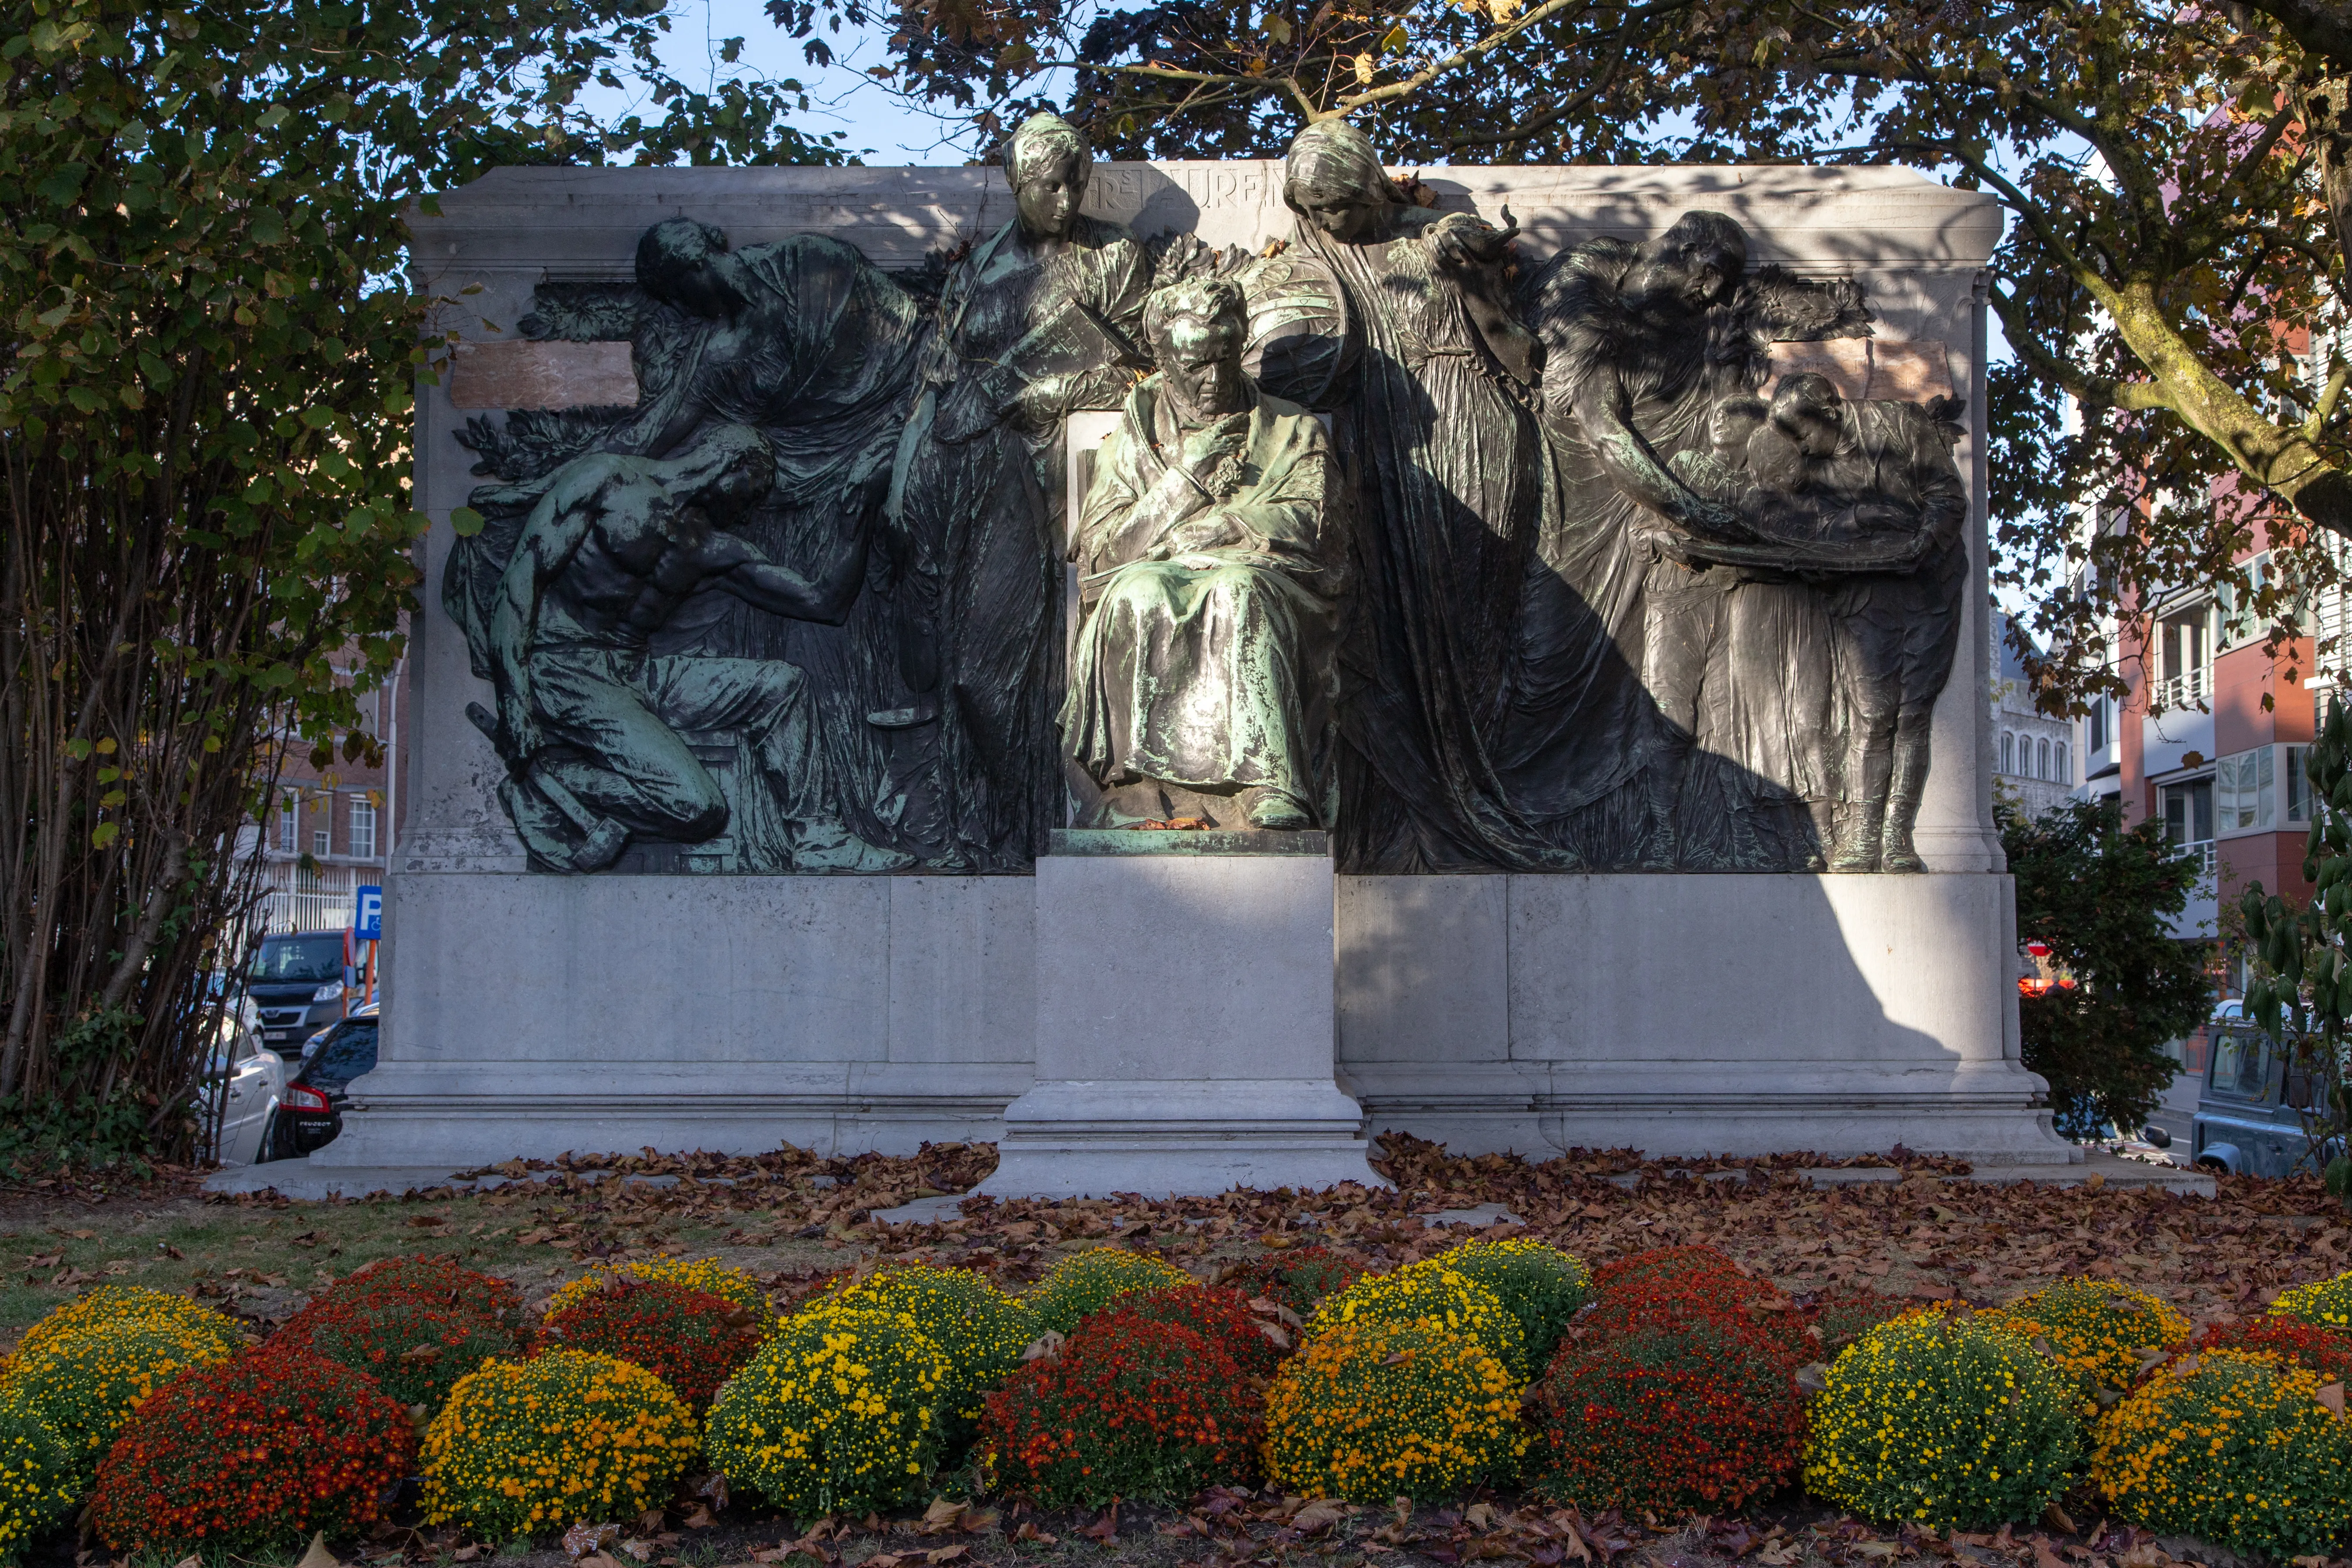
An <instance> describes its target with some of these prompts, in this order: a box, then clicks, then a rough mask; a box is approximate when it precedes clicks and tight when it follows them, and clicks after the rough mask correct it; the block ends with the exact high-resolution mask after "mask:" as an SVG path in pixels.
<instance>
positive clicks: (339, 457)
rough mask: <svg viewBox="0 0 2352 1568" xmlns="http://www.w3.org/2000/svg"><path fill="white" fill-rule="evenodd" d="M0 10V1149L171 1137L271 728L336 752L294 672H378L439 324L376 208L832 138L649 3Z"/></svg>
mask: <svg viewBox="0 0 2352 1568" xmlns="http://www.w3.org/2000/svg"><path fill="white" fill-rule="evenodd" d="M5 15H6V16H7V21H6V24H5V26H0V38H4V39H5V44H0V210H5V212H6V213H7V214H8V218H9V221H8V223H7V225H6V226H5V228H4V229H0V317H5V321H6V323H7V327H6V331H7V333H8V336H9V338H10V347H11V350H12V353H11V354H10V356H9V358H8V359H7V361H6V362H5V366H0V484H5V500H6V508H7V511H6V526H7V535H6V542H5V561H0V599H5V613H0V1108H5V1110H7V1111H8V1112H9V1113H10V1114H8V1115H7V1116H6V1118H5V1121H0V1132H5V1131H7V1130H8V1129H9V1128H11V1127H13V1129H14V1130H15V1131H16V1136H17V1137H18V1138H19V1139H22V1138H25V1137H26V1136H33V1137H36V1138H37V1139H39V1140H41V1141H45V1142H50V1143H52V1144H58V1143H62V1144H65V1145H68V1146H70V1145H73V1144H75V1143H77V1142H84V1143H87V1142H93V1141H94V1142H97V1143H99V1144H101V1145H109V1146H113V1147H117V1148H120V1147H122V1146H125V1145H128V1146H130V1147H133V1148H135V1147H137V1146H139V1145H141V1144H143V1143H146V1142H149V1141H150V1140H152V1141H154V1142H156V1144H157V1145H158V1146H159V1147H160V1148H161V1149H163V1151H164V1152H185V1150H186V1142H185V1140H186V1136H187V1131H188V1121H187V1117H186V1114H185V1110H186V1107H187V1106H188V1104H189V1103H190V1091H191V1089H192V1087H193V1083H194V1078H195V1075H196V1071H197V1067H198V1062H197V1059H196V1058H197V1055H198V1053H197V1051H196V1050H195V1048H194V1041H195V1039H196V1038H197V1037H198V1035H199V1033H200V1032H201V1030H202V1028H203V1026H204V1023H205V1016H204V1013H205V1009H204V1005H203V998H202V994H201V993H202V984H201V982H202V974H201V971H202V969H203V967H204V966H205V964H206V963H209V962H212V960H211V959H210V958H209V957H208V951H209V950H211V949H212V948H213V947H214V945H215V942H218V941H220V940H221V935H222V933H223V932H224V931H231V930H241V924H240V922H238V921H236V920H235V919H234V917H235V915H236V910H234V909H233V907H232V906H233V904H234V903H235V901H236V890H235V889H236V879H235V878H234V877H233V876H232V872H233V870H234V867H233V866H232V864H231V861H232V859H233V853H232V851H233V847H234V845H235V843H236V831H237V827H238V825H239V824H240V823H241V822H242V821H245V820H246V819H247V817H248V816H249V814H252V813H255V812H256V811H257V808H258V806H259V805H260V804H261V800H262V798H263V795H262V792H263V791H264V790H266V788H267V787H268V784H269V782H270V779H271V775H272V774H273V773H274V771H275V767H276V763H277V759H278V757H279V756H280V755H282V754H283V749H284V746H285V744H286V741H287V738H289V737H292V736H299V737H300V740H301V741H302V742H307V743H309V744H310V745H311V746H312V747H313V756H314V757H315V758H316V759H319V760H320V762H321V764H322V765H323V764H324V762H325V761H326V760H328V759H329V758H330V757H331V753H332V750H333V748H334V747H335V746H336V744H337V742H338V741H339V740H340V743H341V750H342V752H343V753H344V754H345V755H346V756H354V755H358V754H362V753H363V752H370V751H372V749H373V742H372V741H370V740H369V739H368V738H367V737H365V736H364V735H363V734H362V733H361V732H360V731H359V728H358V717H359V715H358V710H357V707H356V704H355V700H354V696H355V689H354V686H353V685H352V683H351V682H349V681H346V680H342V679H339V678H338V677H337V676H336V674H335V673H334V670H333V668H331V662H330V661H331V660H333V661H334V662H335V663H340V664H342V665H344V666H345V667H346V668H352V667H354V666H355V667H356V668H357V669H358V670H359V672H360V673H359V678H358V682H357V689H365V688H366V687H368V686H369V685H371V684H373V683H375V682H379V681H381V680H382V679H384V678H385V676H386V675H387V674H388V672H389V671H390V670H391V669H392V668H393V667H394V662H395V660H396V659H397V658H399V657H400V654H401V652H402V637H401V635H400V631H399V624H400V623H399V617H400V615H401V613H402V611H403V610H404V608H405V607H406V606H407V605H409V604H410V603H411V598H412V594H413V590H414V588H415V584H416V581H417V575H418V574H417V572H416V569H415V566H414V564H413V563H412V549H413V547H414V546H415V543H416V542H417V540H418V538H419V537H420V535H421V534H422V533H423V531H425V527H426V526H427V520H426V519H425V517H424V516H423V515H421V514H420V513H418V512H417V511H416V510H415V509H414V507H413V506H412V504H411V498H410V494H409V478H408V475H409V468H410V462H411V457H410V453H409V451H408V443H409V439H410V436H409V429H410V418H411V408H412V403H413V399H414V388H415V384H416V383H417V380H418V378H419V377H420V376H425V377H430V376H432V375H433V374H435V365H436V363H437V362H438V360H439V358H440V357H441V356H443V355H444V354H446V342H445V341H443V340H445V339H446V335H447V333H446V327H447V324H448V323H447V321H446V317H447V315H448V314H449V313H450V312H452V311H453V310H455V309H456V308H457V306H456V302H455V301H448V300H438V301H436V300H426V299H424V298H421V297H418V296H416V295H415V294H413V293H411V292H410V291H409V290H408V289H406V288H405V287H404V283H403V279H404V276H405V271H406V260H407V258H406V254H405V244H406V236H405V231H404V226H403V224H402V213H403V211H404V209H405V208H406V207H407V206H408V205H410V204H412V203H425V204H429V203H430V202H431V200H432V193H433V192H434V191H436V189H442V188H446V187H448V186H450V185H454V184H457V183H460V182H462V181H464V180H467V179H468V178H470V177H472V176H473V175H475V174H478V173H480V172H481V171H483V170H484V169H486V168H488V167H489V166H491V165H492V164H496V163H528V162H534V161H540V162H543V161H551V160H553V161H566V162H596V161H610V160H616V159H635V160H637V161H640V162H656V163H667V162H671V161H674V160H677V159H679V158H687V159H691V160H693V161H695V162H699V163H713V162H793V161H803V162H805V161H812V160H816V161H831V160H833V159H834V158H835V154H834V153H833V152H832V150H831V149H830V147H829V146H827V145H826V144H825V143H824V142H814V141H810V140H808V139H806V138H803V136H801V135H799V134H798V133H796V132H793V131H792V130H791V129H790V128H789V127H788V126H787V125H786V124H785V123H784V116H785V115H786V113H787V112H788V111H790V110H793V109H794V108H796V107H799V106H801V100H799V97H798V90H799V89H798V88H797V86H796V84H793V83H790V82H772V81H763V80H758V79H740V78H739V79H731V80H730V81H728V82H726V83H723V84H722V83H719V82H718V81H717V79H716V78H715V76H714V79H713V81H712V83H711V84H710V85H709V87H707V88H706V89H701V90H697V89H691V88H689V87H688V86H687V85H686V84H684V83H682V82H680V81H679V80H677V79H675V78H673V77H671V76H669V75H668V74H667V72H665V71H664V70H663V69H662V68H661V66H660V62H659V56H658V52H657V48H656V46H657V44H658V41H659V39H660V37H661V36H662V32H663V30H664V28H665V27H666V26H667V19H666V17H665V15H664V13H663V9H662V6H661V5H660V4H658V3H657V0H386V3H384V4H381V5H356V4H353V5H339V4H317V3H314V0H291V3H289V0H221V3H203V4H193V5H185V6H184V7H175V6H173V5H136V4H126V3H123V0H6V3H5ZM738 48H740V40H737V41H732V42H730V44H729V46H728V47H727V51H726V52H727V55H728V58H730V60H731V59H732V58H734V53H735V51H736V50H737V49H738ZM592 85H594V86H599V87H602V88H604V89H619V90H620V91H621V92H622V93H623V94H624V95H627V94H629V93H631V92H634V94H635V100H636V101H639V102H641V103H643V104H645V105H646V106H648V107H647V108H646V110H641V111H639V112H635V113H632V114H631V115H629V116H628V117H627V118H625V119H624V120H622V121H619V122H618V123H616V124H600V123H598V122H596V121H594V120H593V119H592V118H591V117H589V116H588V115H587V114H585V113H584V112H583V110H582V109H581V108H580V105H579V96H580V94H581V92H582V91H583V89H586V88H588V87H590V86H592ZM436 333H437V334H440V336H439V337H438V338H436ZM27 1129H30V1130H31V1131H29V1132H28V1131H27Z"/></svg>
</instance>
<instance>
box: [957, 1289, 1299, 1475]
mask: <svg viewBox="0 0 2352 1568" xmlns="http://www.w3.org/2000/svg"><path fill="white" fill-rule="evenodd" d="M1189 1293H1190V1292H1179V1291H1173V1290H1171V1291H1167V1292H1163V1293H1160V1294H1159V1295H1154V1296H1146V1297H1142V1298H1139V1300H1137V1303H1136V1305H1134V1306H1129V1307H1115V1308H1112V1309H1111V1310H1108V1311H1102V1312H1097V1313H1095V1314H1093V1315H1092V1316H1090V1317H1088V1318H1087V1320H1086V1321H1085V1322H1083V1323H1081V1324H1080V1325H1079V1327H1078V1331H1077V1333H1076V1334H1075V1335H1074V1336H1072V1337H1071V1338H1070V1339H1069V1340H1068V1341H1067V1342H1066V1343H1064V1344H1063V1345H1062V1346H1061V1347H1060V1348H1059V1350H1058V1352H1056V1353H1055V1354H1052V1355H1049V1356H1044V1357H1040V1358H1039V1359H1037V1360H1035V1361H1032V1362H1029V1363H1026V1364H1024V1366H1023V1367H1022V1368H1021V1370H1020V1371H1019V1372H1016V1373H1013V1377H1012V1379H1011V1380H1010V1381H1009V1382H1007V1383H1006V1384H1005V1385H1004V1386H1003V1388H1001V1389H999V1390H997V1391H996V1392H995V1393H993V1394H990V1395H989V1396H988V1403H987V1409H986V1412H985V1414H983V1415H982V1417H981V1447H982V1452H983V1453H985V1454H986V1455H987V1456H988V1458H989V1465H990V1468H991V1469H992V1471H993V1472H994V1474H995V1477H996V1479H997V1482H998V1484H999V1485H1001V1486H1003V1488H1005V1489H1008V1490H1011V1491H1015V1492H1020V1493H1023V1494H1025V1495H1026V1496H1029V1497H1032V1498H1034V1499H1035V1500H1037V1501H1039V1502H1041V1503H1044V1504H1045V1505H1047V1506H1048V1507H1054V1508H1071V1507H1080V1506H1084V1507H1099V1506H1101V1505H1103V1504H1106V1503H1108V1502H1109V1501H1111V1500H1113V1499H1115V1498H1134V1499H1140V1500H1150V1501H1157V1502H1171V1503H1173V1502H1181V1501H1183V1500H1185V1499H1187V1498H1190V1497H1192V1495H1193V1494H1194V1493H1196V1492H1198V1491H1200V1490H1202V1489H1203V1488H1206V1487H1210V1486H1216V1485H1240V1486H1247V1485H1250V1484H1251V1483H1252V1482H1253V1480H1254V1479H1255V1477H1254V1475H1253V1473H1252V1472H1253V1471H1254V1470H1255V1468H1256V1466H1255V1458H1256V1450H1257V1447H1258V1444H1259V1442H1260V1440H1261V1439H1262V1438H1263V1437H1264V1436H1265V1417H1264V1415H1262V1413H1261V1400H1260V1396H1259V1384H1258V1383H1257V1381H1256V1380H1255V1379H1254V1378H1252V1377H1250V1376H1249V1375H1247V1374H1246V1373H1244V1371H1243V1370H1242V1368H1241V1367H1239V1366H1237V1365H1235V1364H1234V1359H1233V1358H1232V1357H1231V1356H1230V1355H1227V1354H1226V1353H1225V1352H1224V1349H1223V1343H1222V1342H1221V1340H1220V1339H1217V1338H1213V1337H1211V1336H1210V1335H1208V1334H1204V1333H1201V1332H1198V1331H1194V1330H1193V1329H1192V1328H1190V1327H1187V1326H1185V1325H1184V1324H1183V1323H1181V1322H1180V1321H1175V1318H1176V1316H1177V1314H1173V1313H1169V1312H1168V1311H1167V1303H1168V1300H1169V1298H1170V1297H1173V1296H1177V1295H1180V1294H1189ZM1202 1294H1206V1292H1202ZM1235 1300H1237V1301H1238V1300H1239V1299H1238V1298H1235ZM1155 1310H1156V1312H1155ZM1244 1311H1246V1309H1244ZM1260 1337H1261V1338H1263V1336H1260Z"/></svg>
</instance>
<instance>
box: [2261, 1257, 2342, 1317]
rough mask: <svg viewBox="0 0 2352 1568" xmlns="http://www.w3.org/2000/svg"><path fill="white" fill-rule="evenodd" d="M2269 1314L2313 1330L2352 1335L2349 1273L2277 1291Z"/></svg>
mask: <svg viewBox="0 0 2352 1568" xmlns="http://www.w3.org/2000/svg"><path fill="white" fill-rule="evenodd" d="M2271 1315H2272V1316H2273V1317H2276V1318H2293V1319H2294V1321H2297V1322H2299V1323H2309V1324H2310V1325H2311V1326H2312V1327H2313V1328H2315V1329H2336V1330H2339V1331H2345V1332H2352V1270H2347V1272H2345V1273H2342V1274H2338V1275H2337V1276H2336V1278H2335V1279H2315V1280H2314V1281H2312V1282H2311V1283H2310V1284H2308V1285H2298V1286H2296V1287H2295V1288H2294V1289H2292V1290H2287V1291H2283V1292H2281V1294H2280V1296H2279V1299H2278V1300H2275V1301H2273V1302H2272V1303H2271Z"/></svg>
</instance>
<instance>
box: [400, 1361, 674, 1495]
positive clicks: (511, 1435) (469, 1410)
mask: <svg viewBox="0 0 2352 1568" xmlns="http://www.w3.org/2000/svg"><path fill="white" fill-rule="evenodd" d="M701 1448H702V1443H701V1435H700V1433H699V1432H698V1430H697V1428H696V1426H695V1420H694V1414H693V1412H691V1411H689V1410H688V1409H687V1407H686V1405H685V1404H684V1402H682V1401H681V1400H680V1399H679V1398H678V1397H677V1394H672V1393H671V1392H670V1391H669V1386H668V1385H667V1384H665V1383H663V1382H662V1380H661V1379H660V1378H658V1377H656V1376H655V1375H654V1374H653V1373H649V1372H647V1371H646V1369H645V1368H643V1367H641V1366H633V1365H631V1364H630V1363H627V1362H625V1361H615V1360H614V1358H613V1357H611V1356H607V1355H594V1354H592V1353H590V1352H587V1351H573V1350H553V1351H549V1352H545V1353H544V1354H541V1355H536V1356H533V1357H532V1358H531V1359H530V1360H529V1361H525V1362H512V1361H493V1362H488V1363H484V1364H483V1365H482V1367H481V1368H480V1369H479V1370H478V1371H475V1372H472V1373H467V1375H466V1376H465V1377H463V1378H460V1379H459V1380H458V1383H457V1387H456V1388H455V1389H454V1390H452V1391H451V1392H450V1394H449V1402H448V1403H447V1404H446V1405H443V1406H442V1407H441V1414H440V1415H436V1416H435V1417H434V1418H433V1425H432V1426H429V1427H427V1428H426V1429H425V1447H424V1455H423V1458H424V1461H425V1467H424V1468H425V1519H426V1521H428V1522H430V1523H434V1524H456V1525H460V1526H462V1527H464V1528H465V1529H466V1530H467V1531H469V1532H471V1533H472V1534H473V1535H474V1536H476V1537H477V1538H478V1539H480V1540H484V1541H496V1542H504V1541H510V1540H512V1539H514V1538H515V1537H517V1536H520V1535H530V1534H532V1533H534V1532H535V1531H541V1530H547V1529H551V1528H554V1527H556V1526H560V1525H567V1524H577V1523H580V1522H581V1521H593V1520H616V1519H617V1520H630V1519H635V1518H636V1517H637V1516H638V1515H639V1514H641V1513H643V1512H645V1510H647V1509H649V1508H654V1507H656V1506H657V1505H659V1504H660V1503H662V1502H663V1501H665V1500H667V1498H668V1497H669V1495H670V1492H671V1491H672V1490H673V1489H675V1488H676V1486H677V1478H678V1477H679V1476H681V1475H683V1474H684V1473H685V1471H686V1467H687V1466H688V1464H690V1463H692V1462H693V1460H694V1458H695V1457H696V1456H697V1455H698V1453H700V1452H701Z"/></svg>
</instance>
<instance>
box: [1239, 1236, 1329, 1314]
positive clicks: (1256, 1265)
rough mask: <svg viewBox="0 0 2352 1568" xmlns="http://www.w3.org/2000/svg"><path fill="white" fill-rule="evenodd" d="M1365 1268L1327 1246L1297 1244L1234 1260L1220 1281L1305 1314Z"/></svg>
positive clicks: (1256, 1297)
mask: <svg viewBox="0 0 2352 1568" xmlns="http://www.w3.org/2000/svg"><path fill="white" fill-rule="evenodd" d="M1363 1272H1364V1266H1363V1265H1362V1264H1360V1263H1359V1262H1357V1261H1356V1260H1355V1259H1354V1258H1346V1257H1343V1256H1341V1255H1340V1254H1339V1253H1337V1252H1334V1251H1332V1250H1331V1249H1330V1248H1329V1247H1293V1248H1291V1249H1290V1250H1289V1251H1287V1252H1269V1253H1267V1254H1266V1255H1265V1257H1263V1258H1251V1259H1249V1260H1248V1261H1247V1262H1244V1263H1238V1264H1235V1265H1234V1267H1233V1268H1229V1269H1227V1270H1226V1271H1225V1272H1224V1274H1223V1276H1222V1277H1221V1278H1220V1279H1219V1281H1218V1282H1219V1283H1220V1284H1223V1285H1224V1286H1227V1287H1229V1288H1230V1289H1234V1290H1238V1291H1240V1292H1241V1293H1242V1295H1243V1296H1244V1297H1247V1298H1250V1299H1253V1300H1255V1299H1258V1298H1263V1299H1265V1300H1269V1301H1273V1302H1276V1304H1278V1305H1280V1306H1285V1307H1287V1308H1289V1309H1290V1310H1292V1311H1294V1312H1296V1313H1297V1314H1298V1315H1299V1316H1300V1317H1302V1318H1304V1317H1307V1316H1308V1315H1310V1314H1311V1313H1312V1312H1313V1311H1314V1310H1315V1309H1316V1308H1318V1307H1319V1306H1321V1305H1322V1304H1323V1299H1324V1298H1325V1297H1327V1296H1336V1295H1338V1294H1339V1292H1340V1291H1342V1290H1345V1289H1347V1288H1348V1287H1349V1286H1350V1285H1353V1284H1354V1283H1355V1282H1356V1281H1357V1279H1359V1278H1360V1277H1361V1276H1362V1274H1363Z"/></svg>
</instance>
